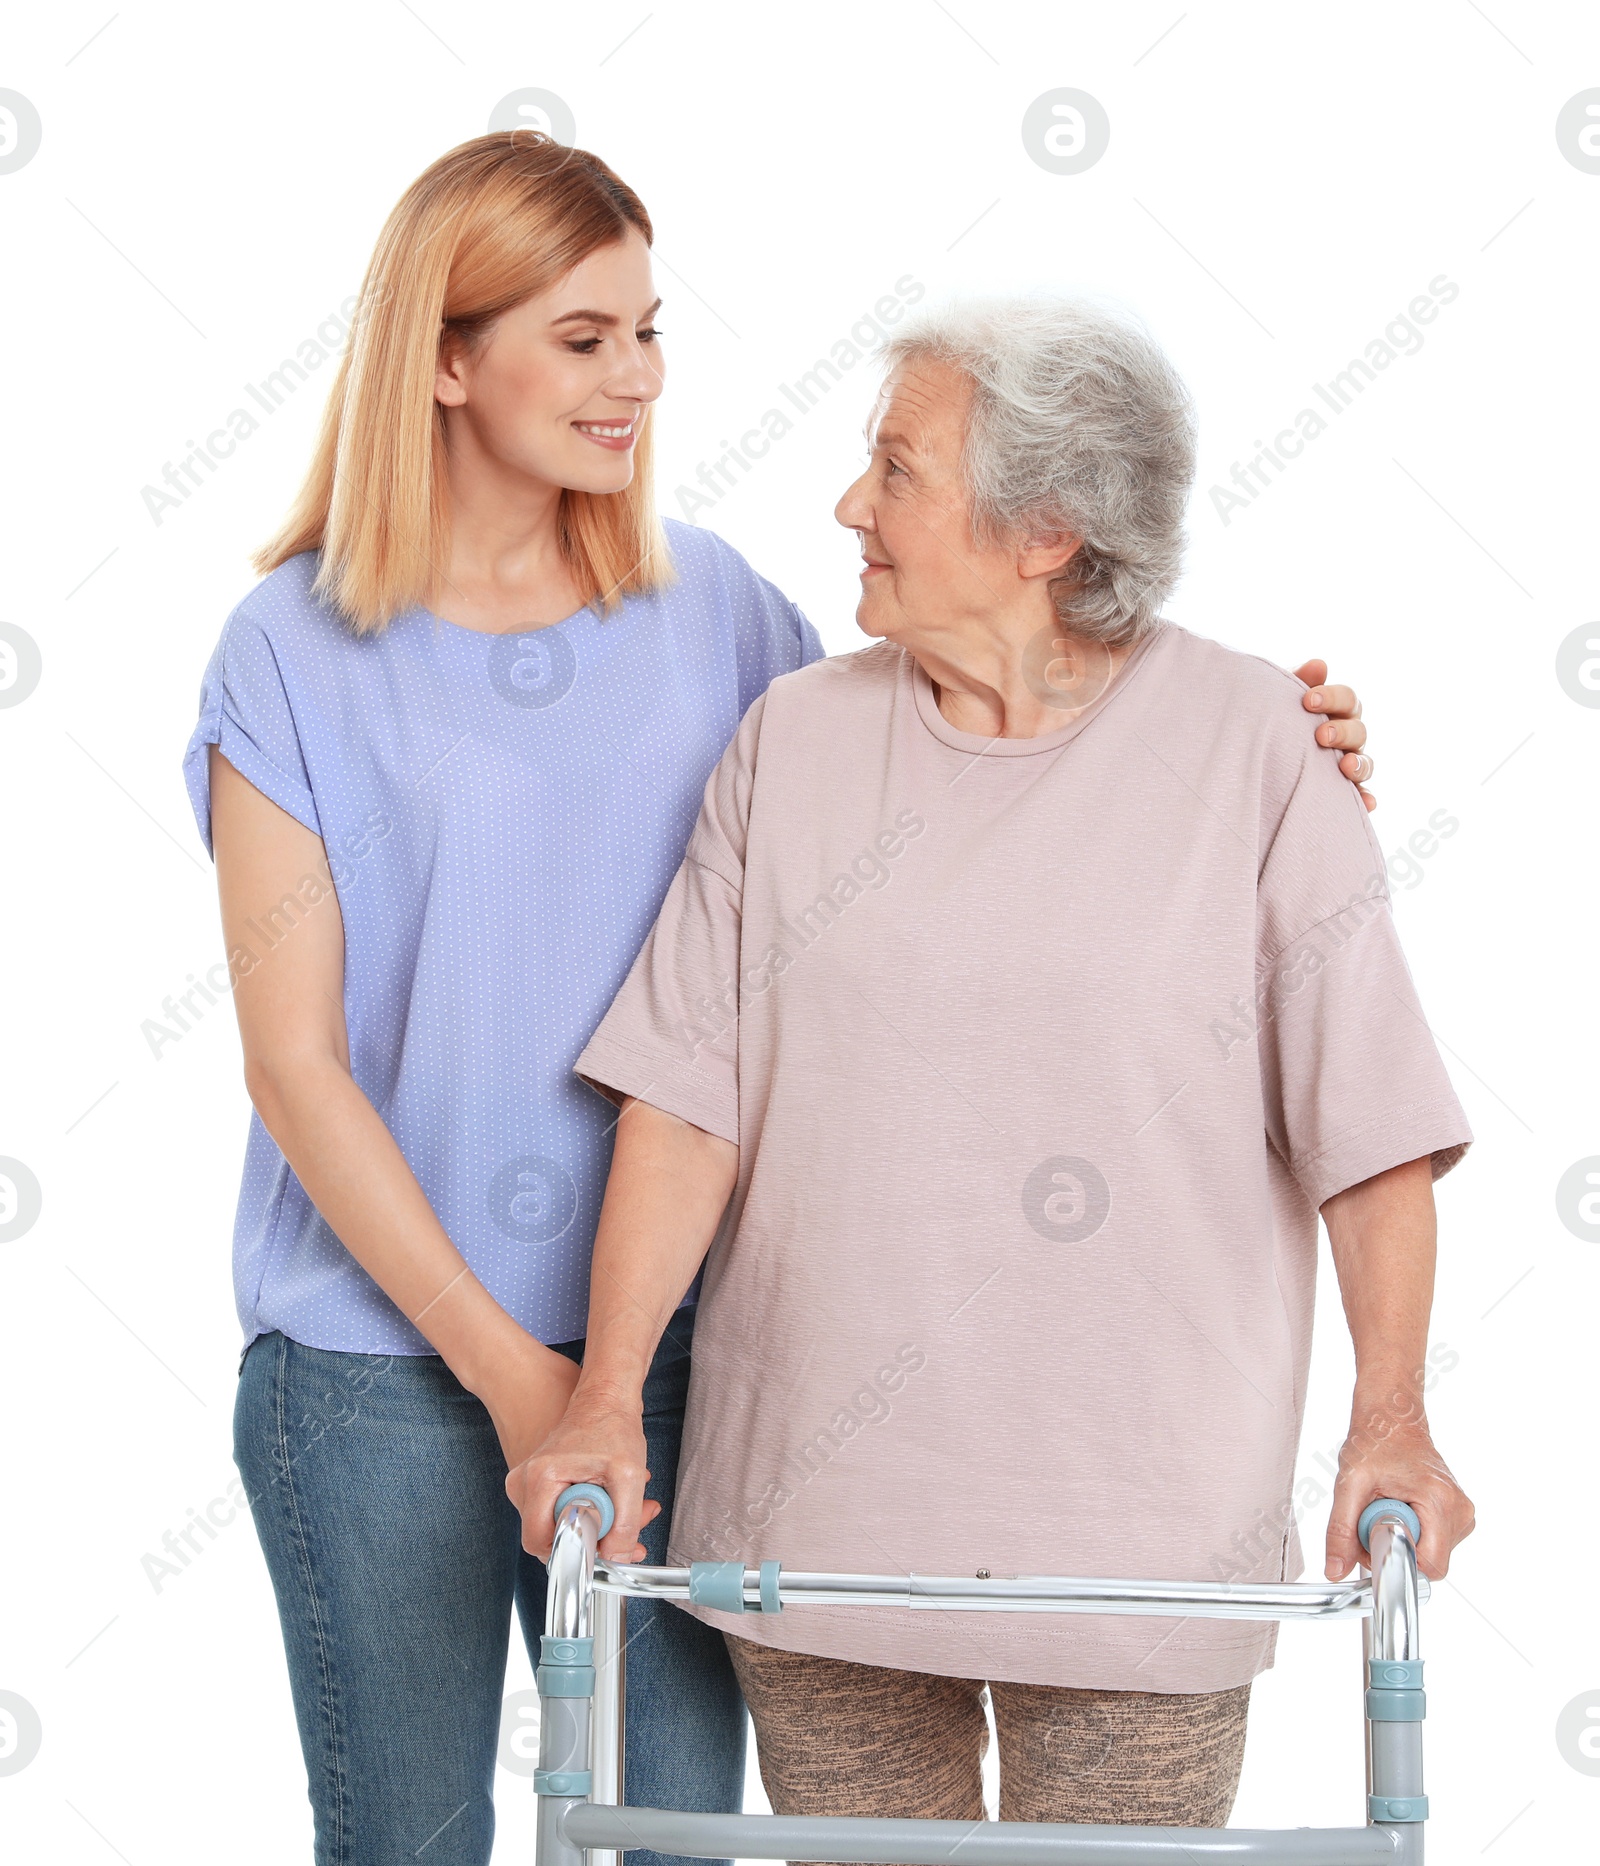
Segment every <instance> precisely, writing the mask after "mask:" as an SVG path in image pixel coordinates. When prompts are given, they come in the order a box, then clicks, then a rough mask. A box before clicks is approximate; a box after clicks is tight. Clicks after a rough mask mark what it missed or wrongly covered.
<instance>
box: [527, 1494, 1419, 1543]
mask: <svg viewBox="0 0 1600 1866" xmlns="http://www.w3.org/2000/svg"><path fill="white" fill-rule="evenodd" d="M569 1503H589V1504H592V1505H593V1506H594V1508H595V1510H596V1511H597V1512H598V1513H599V1517H600V1539H601V1540H602V1541H603V1540H604V1539H605V1537H607V1536H608V1535H610V1533H611V1525H612V1524H613V1523H614V1522H615V1521H616V1520H617V1506H616V1505H615V1504H614V1503H613V1502H612V1501H611V1499H610V1497H608V1496H607V1495H606V1493H605V1491H603V1490H602V1489H601V1488H600V1486H599V1485H598V1484H568V1485H567V1487H566V1489H565V1490H563V1491H562V1493H561V1495H560V1496H559V1497H557V1498H556V1521H557V1522H560V1520H561V1512H562V1511H563V1510H564V1509H565V1508H566V1507H567V1505H568V1504H569ZM1400 1507H1401V1509H1404V1508H1405V1505H1404V1504H1403V1503H1402V1504H1401V1505H1400ZM1363 1520H1364V1519H1363Z"/></svg>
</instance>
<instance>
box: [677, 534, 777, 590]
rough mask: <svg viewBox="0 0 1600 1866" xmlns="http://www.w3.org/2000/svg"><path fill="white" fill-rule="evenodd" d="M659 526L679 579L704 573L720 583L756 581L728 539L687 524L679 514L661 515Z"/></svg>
mask: <svg viewBox="0 0 1600 1866" xmlns="http://www.w3.org/2000/svg"><path fill="white" fill-rule="evenodd" d="M661 527H662V530H663V531H665V532H666V534H667V545H668V547H669V549H670V550H671V552H672V564H673V568H674V569H675V570H676V571H677V573H678V576H679V579H680V580H681V581H685V582H692V581H693V580H695V579H696V578H701V577H706V578H711V579H714V580H715V581H717V582H721V583H744V584H750V583H755V582H757V581H760V579H758V578H757V576H756V573H755V571H754V570H753V569H752V568H751V567H750V564H749V562H748V560H747V559H746V558H745V557H744V556H743V555H742V554H741V553H740V552H738V551H736V550H735V549H734V548H733V546H732V545H731V544H729V542H728V540H727V539H726V538H723V537H719V536H718V534H717V533H716V532H714V531H707V530H706V529H705V527H704V526H702V525H689V524H686V523H685V522H684V521H683V520H682V519H679V518H664V519H663V520H662V521H661Z"/></svg>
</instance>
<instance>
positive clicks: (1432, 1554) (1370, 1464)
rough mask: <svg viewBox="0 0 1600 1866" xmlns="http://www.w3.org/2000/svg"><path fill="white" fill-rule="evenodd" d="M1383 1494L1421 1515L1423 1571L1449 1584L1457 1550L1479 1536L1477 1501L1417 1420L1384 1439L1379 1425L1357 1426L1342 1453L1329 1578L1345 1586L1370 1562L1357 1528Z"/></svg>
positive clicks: (1331, 1527)
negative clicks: (1475, 1533)
mask: <svg viewBox="0 0 1600 1866" xmlns="http://www.w3.org/2000/svg"><path fill="white" fill-rule="evenodd" d="M1379 1497H1397V1498H1398V1499H1399V1500H1400V1501H1401V1502H1402V1503H1409V1504H1410V1505H1411V1507H1412V1509H1414V1510H1415V1511H1416V1513H1417V1517H1418V1520H1419V1521H1420V1522H1421V1524H1422V1538H1421V1540H1420V1541H1419V1543H1418V1544H1417V1566H1418V1567H1419V1568H1420V1569H1421V1570H1422V1572H1423V1573H1424V1574H1425V1575H1426V1576H1427V1577H1428V1579H1429V1580H1430V1581H1442V1580H1443V1579H1444V1577H1445V1575H1446V1574H1447V1573H1448V1571H1449V1568H1450V1552H1451V1550H1452V1549H1453V1548H1454V1547H1455V1546H1456V1544H1457V1543H1458V1542H1460V1541H1462V1540H1463V1539H1464V1538H1465V1537H1467V1536H1470V1535H1471V1534H1472V1531H1473V1528H1474V1525H1475V1519H1474V1516H1473V1510H1472V1499H1471V1498H1470V1497H1469V1496H1468V1495H1467V1494H1466V1492H1465V1491H1464V1490H1463V1489H1462V1488H1461V1486H1460V1485H1459V1484H1458V1483H1457V1482H1456V1480H1455V1478H1454V1477H1453V1476H1452V1475H1451V1472H1450V1467H1449V1466H1448V1465H1447V1464H1446V1463H1445V1461H1444V1459H1443V1458H1441V1457H1440V1455H1439V1452H1438V1450H1437V1448H1436V1447H1435V1445H1434V1442H1433V1435H1432V1434H1431V1433H1430V1432H1429V1430H1428V1428H1427V1425H1426V1424H1424V1423H1420V1422H1415V1421H1413V1422H1410V1423H1405V1422H1400V1423H1395V1424H1394V1425H1393V1426H1392V1427H1391V1429H1389V1430H1388V1431H1385V1432H1383V1433H1382V1434H1381V1436H1380V1435H1379V1433H1378V1431H1377V1429H1376V1427H1375V1426H1370V1425H1368V1426H1352V1428H1351V1432H1350V1436H1349V1437H1348V1438H1347V1439H1346V1440H1345V1442H1344V1449H1343V1450H1342V1451H1341V1452H1340V1454H1339V1478H1338V1482H1337V1483H1336V1484H1335V1485H1334V1491H1333V1510H1332V1513H1331V1514H1330V1516H1329V1518H1328V1551H1327V1552H1328V1564H1327V1570H1326V1572H1327V1576H1328V1579H1329V1580H1330V1581H1342V1580H1343V1579H1344V1577H1345V1576H1346V1575H1347V1574H1349V1572H1350V1571H1351V1569H1352V1568H1354V1567H1355V1566H1356V1564H1357V1563H1358V1562H1363V1561H1365V1560H1366V1559H1367V1557H1366V1552H1365V1550H1363V1548H1362V1546H1361V1542H1360V1539H1359V1538H1358V1537H1357V1535H1356V1524H1357V1523H1358V1521H1359V1520H1360V1517H1361V1512H1362V1511H1363V1510H1364V1509H1365V1508H1366V1507H1367V1505H1368V1504H1369V1503H1372V1502H1374V1501H1375V1500H1376V1499H1377V1498H1379Z"/></svg>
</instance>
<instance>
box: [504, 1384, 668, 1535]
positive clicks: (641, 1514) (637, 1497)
mask: <svg viewBox="0 0 1600 1866" xmlns="http://www.w3.org/2000/svg"><path fill="white" fill-rule="evenodd" d="M645 1457H646V1452H645V1439H644V1426H643V1424H642V1422H641V1419H640V1412H639V1407H638V1405H637V1404H632V1405H630V1404H627V1403H624V1402H623V1401H622V1400H621V1399H620V1398H615V1397H608V1396H606V1395H603V1394H596V1393H594V1392H593V1391H588V1392H586V1391H585V1390H584V1389H583V1388H582V1387H581V1386H580V1387H579V1389H578V1391H577V1392H575V1393H574V1394H573V1396H572V1399H571V1401H570V1403H569V1404H568V1406H567V1410H566V1412H565V1414H564V1415H563V1416H562V1418H561V1420H560V1422H559V1424H558V1425H557V1426H556V1428H555V1430H554V1431H552V1432H551V1433H550V1435H549V1436H548V1437H547V1438H546V1439H545V1440H544V1442H543V1444H541V1445H540V1446H539V1447H538V1448H537V1450H535V1452H534V1454H533V1456H532V1457H531V1458H528V1459H526V1460H525V1461H524V1462H523V1463H521V1464H519V1465H518V1466H517V1468H516V1469H515V1470H514V1471H512V1472H511V1473H510V1474H509V1476H508V1477H507V1478H506V1495H507V1496H508V1497H510V1499H511V1501H512V1502H513V1503H514V1504H515V1505H516V1506H517V1508H518V1510H519V1511H520V1512H521V1514H522V1546H523V1547H524V1548H525V1549H526V1550H527V1551H528V1553H529V1554H530V1555H537V1556H538V1557H539V1559H540V1560H541V1561H548V1560H549V1559H550V1544H551V1541H552V1540H553V1539H554V1536H555V1505H556V1498H557V1497H559V1496H560V1495H561V1493H562V1491H563V1490H565V1489H566V1487H567V1486H568V1484H579V1483H586V1484H598V1485H599V1486H600V1487H601V1489H602V1490H604V1491H605V1492H606V1494H607V1495H608V1496H609V1497H610V1498H611V1501H612V1503H613V1504H615V1506H616V1512H617V1520H616V1522H615V1523H614V1524H613V1525H612V1528H611V1533H610V1534H609V1535H607V1536H605V1537H603V1538H602V1540H601V1542H600V1553H601V1554H602V1555H603V1556H604V1557H605V1558H606V1560H607V1561H620V1562H633V1561H643V1560H644V1556H645V1550H644V1544H643V1543H642V1542H641V1541H640V1540H639V1531H640V1530H641V1529H642V1528H643V1527H644V1526H645V1524H646V1523H650V1522H654V1521H655V1519H656V1517H658V1516H659V1515H660V1514H661V1505H660V1504H659V1503H657V1502H655V1501H654V1499H649V1500H647V1499H646V1497H645V1494H644V1487H645V1485H646V1484H647V1483H648V1482H649V1481H650V1472H649V1470H648V1468H647V1467H646V1465H645Z"/></svg>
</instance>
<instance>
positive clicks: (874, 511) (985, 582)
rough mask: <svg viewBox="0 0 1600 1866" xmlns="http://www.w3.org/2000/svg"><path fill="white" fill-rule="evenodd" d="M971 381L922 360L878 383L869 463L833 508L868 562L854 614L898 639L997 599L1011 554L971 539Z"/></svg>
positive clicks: (912, 638)
mask: <svg viewBox="0 0 1600 1866" xmlns="http://www.w3.org/2000/svg"><path fill="white" fill-rule="evenodd" d="M971 397H972V388H971V385H970V383H969V382H968V381H967V378H966V377H965V376H964V375H962V373H961V372H960V371H959V370H956V369H951V368H950V367H949V366H948V365H946V364H942V363H934V362H929V361H926V360H919V361H916V362H912V363H908V364H906V365H905V366H904V367H903V368H901V369H899V370H896V371H895V373H894V374H893V375H891V376H890V377H889V379H888V381H887V382H886V383H885V384H884V386H883V393H882V395H881V397H880V398H879V402H878V408H877V412H876V416H875V418H874V424H873V427H872V430H871V438H872V459H871V463H870V464H869V465H868V467H867V470H866V472H865V473H863V474H862V475H861V477H860V479H858V480H857V481H856V483H855V484H854V485H853V486H852V487H851V488H850V489H849V491H848V492H846V494H845V495H844V497H843V498H842V499H841V500H840V501H839V503H838V505H837V506H836V507H835V508H834V517H835V518H837V519H838V521H839V523H840V524H841V525H845V526H847V527H848V528H849V529H850V530H852V531H854V532H856V533H857V534H858V535H859V536H860V539H861V555H862V556H863V557H864V558H865V559H866V566H865V568H864V569H863V570H862V572H861V601H860V604H859V605H858V606H857V609H856V621H857V623H858V624H859V625H860V627H861V628H862V629H863V630H864V631H865V632H866V633H867V634H868V635H880V636H886V637H888V639H889V640H891V641H898V642H900V643H901V644H902V645H903V646H907V647H914V646H915V645H916V642H917V640H918V639H920V638H923V637H926V636H930V635H936V634H939V633H941V632H943V631H944V630H946V629H949V628H955V627H959V626H960V624H961V622H962V620H963V619H964V618H965V617H968V616H970V615H972V614H973V613H975V612H978V611H981V610H983V609H984V608H985V607H986V605H987V604H989V603H990V602H992V600H993V592H994V589H995V587H996V577H997V576H999V577H1000V579H1001V581H1004V580H1006V579H1007V578H1014V577H1015V575H1016V561H1015V553H1014V551H1013V552H1008V551H1006V550H1005V549H1004V548H1003V547H1000V548H999V551H998V561H997V563H996V564H995V565H994V566H989V565H988V563H987V560H988V559H989V558H990V557H991V556H992V555H994V554H995V550H996V547H993V546H978V545H975V544H974V542H973V539H972V533H971V526H970V524H969V522H968V505H967V494H966V488H965V487H964V485H963V484H962V479H961V444H962V440H963V437H964V435H965V432H966V422H967V408H968V404H969V402H970V401H971Z"/></svg>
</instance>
